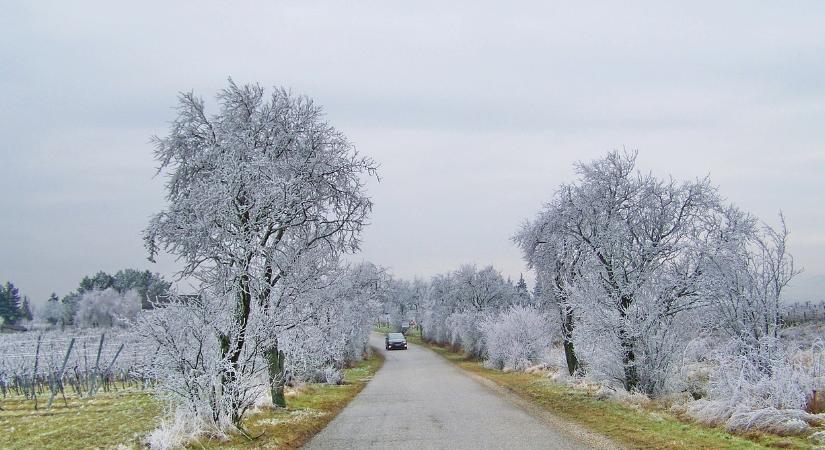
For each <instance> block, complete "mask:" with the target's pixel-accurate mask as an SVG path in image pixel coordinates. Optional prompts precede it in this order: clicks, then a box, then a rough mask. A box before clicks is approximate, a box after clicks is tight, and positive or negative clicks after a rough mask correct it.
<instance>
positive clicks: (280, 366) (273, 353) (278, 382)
mask: <svg viewBox="0 0 825 450" xmlns="http://www.w3.org/2000/svg"><path fill="white" fill-rule="evenodd" d="M264 355H265V356H266V362H267V369H268V371H269V393H270V395H271V396H272V404H273V405H275V406H278V407H281V408H286V397H284V385H285V384H286V376H285V375H286V374H285V372H284V362H285V357H284V351H283V350H279V349H278V341H277V340H276V341H275V345H273V346H272V347H270V348H268V349H267V350H266V351H265V352H264Z"/></svg>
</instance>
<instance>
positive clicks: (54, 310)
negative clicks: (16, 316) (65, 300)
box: [38, 292, 64, 325]
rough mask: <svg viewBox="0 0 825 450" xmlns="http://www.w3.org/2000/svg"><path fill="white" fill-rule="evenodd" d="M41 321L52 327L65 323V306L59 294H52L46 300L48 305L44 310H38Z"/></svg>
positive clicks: (44, 306)
mask: <svg viewBox="0 0 825 450" xmlns="http://www.w3.org/2000/svg"><path fill="white" fill-rule="evenodd" d="M38 309H39V310H38V312H39V314H38V315H39V316H40V319H42V320H44V321H46V322H48V323H49V324H50V325H57V324H58V323H63V320H64V317H63V304H62V303H60V298H58V297H57V294H56V293H54V292H52V295H50V296H49V298H48V300H46V304H45V305H43V307H42V308H38Z"/></svg>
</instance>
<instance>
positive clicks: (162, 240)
mask: <svg viewBox="0 0 825 450" xmlns="http://www.w3.org/2000/svg"><path fill="white" fill-rule="evenodd" d="M217 103H218V111H217V113H215V114H213V115H210V114H209V113H208V112H207V111H206V108H205V105H204V102H203V100H201V99H199V98H198V97H196V96H195V95H194V94H192V93H186V94H182V95H181V96H180V98H179V106H178V115H177V117H176V119H175V120H174V122H173V123H172V126H171V130H170V132H169V134H168V135H167V136H166V137H162V138H155V140H154V142H155V145H156V157H157V159H158V161H159V162H160V166H161V169H160V170H161V171H166V172H167V173H168V175H169V178H168V182H167V185H166V186H167V190H168V194H167V199H168V201H169V206H168V207H167V208H166V209H165V210H164V211H163V212H161V213H159V214H157V215H156V216H154V217H153V218H152V220H151V222H150V224H149V227H148V229H147V230H146V234H145V240H146V246H147V249H148V251H149V254H150V258H153V257H154V256H155V255H156V254H157V253H158V252H159V251H161V250H166V251H168V252H170V253H172V254H174V255H176V256H178V258H179V260H180V261H181V262H182V263H183V264H184V267H183V269H182V270H181V271H180V276H182V277H191V278H194V279H197V280H200V281H201V282H202V284H203V288H204V291H205V292H208V295H209V297H210V298H214V299H219V300H216V301H220V302H227V303H228V305H229V306H228V309H227V310H228V311H230V315H229V318H228V320H230V323H228V324H227V325H226V327H224V328H222V329H219V330H218V329H216V330H215V331H216V332H217V333H218V336H217V337H216V339H217V341H218V343H219V352H220V354H219V355H217V356H215V355H210V358H213V357H214V358H218V359H219V360H221V361H223V363H222V364H221V365H220V366H221V367H222V369H221V370H223V371H224V373H223V375H222V383H223V386H224V387H225V388H226V390H224V391H219V392H220V395H223V394H226V391H227V390H230V388H231V386H233V385H235V384H237V382H238V380H239V377H245V376H248V375H249V374H251V373H253V372H255V371H256V370H259V368H258V367H257V366H255V364H254V362H253V361H252V360H251V359H249V358H251V357H252V356H251V355H255V354H263V355H265V358H266V360H267V361H268V363H269V368H270V370H269V373H270V382H271V383H272V386H271V387H272V389H271V390H272V391H273V393H274V392H277V391H278V390H279V389H281V387H282V383H283V379H282V377H280V376H272V375H273V374H276V373H279V371H278V370H277V369H278V368H279V367H282V366H283V361H282V358H281V357H280V355H281V352H280V349H279V346H278V329H279V328H280V329H283V328H285V327H289V326H290V325H291V324H292V323H294V322H295V321H301V320H303V319H304V317H302V316H303V315H302V314H298V313H300V312H301V311H300V306H299V305H294V303H295V302H294V301H295V300H296V299H299V298H300V296H293V295H290V294H289V292H288V291H289V290H290V289H294V288H295V284H294V282H292V281H290V282H289V283H286V282H287V281H288V280H290V277H293V279H295V278H299V277H296V276H295V272H296V270H297V271H298V272H301V271H305V270H304V268H307V267H313V266H315V267H318V266H323V265H324V264H325V261H324V260H327V261H334V260H337V256H338V255H339V254H340V253H342V252H347V251H354V250H356V249H357V248H358V245H359V234H360V232H361V230H362V228H363V227H364V225H365V223H366V222H365V221H366V218H367V215H368V213H369V211H370V209H371V206H372V203H371V201H370V199H369V198H368V197H367V195H366V192H365V189H364V177H366V176H372V175H374V174H375V164H374V163H373V161H372V160H370V159H369V158H365V157H362V156H359V155H358V153H357V152H356V150H355V149H354V147H353V146H352V144H350V143H349V141H347V139H346V138H345V136H344V135H343V134H342V133H341V132H339V131H338V130H336V129H335V128H333V127H332V126H331V125H329V124H328V123H327V122H326V121H325V120H324V117H323V114H322V111H321V108H320V107H318V106H317V105H315V104H314V103H313V102H312V100H310V99H309V98H307V97H303V96H296V95H293V94H292V93H290V92H288V91H286V90H285V89H282V88H279V89H275V90H274V91H273V92H272V93H271V94H270V95H268V96H267V95H265V92H264V89H263V88H262V87H261V86H259V85H257V84H252V85H245V86H238V85H236V84H235V83H234V82H232V81H231V80H230V82H229V86H228V87H227V88H226V89H224V90H222V91H220V93H219V94H218V96H217ZM321 250H323V251H321ZM318 258H321V259H322V260H318ZM310 273H311V271H310ZM315 278H316V280H317V279H318V278H319V277H315ZM264 330H266V331H264ZM247 406H248V405H247V404H246V403H245V402H244V401H243V399H239V400H238V401H237V402H236V404H234V405H233V406H232V408H230V409H231V411H230V416H231V417H230V421H231V422H232V423H234V424H235V425H239V424H240V420H241V418H242V415H243V412H244V410H245V408H246V407H247Z"/></svg>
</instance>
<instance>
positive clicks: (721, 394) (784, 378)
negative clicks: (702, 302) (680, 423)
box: [684, 338, 823, 435]
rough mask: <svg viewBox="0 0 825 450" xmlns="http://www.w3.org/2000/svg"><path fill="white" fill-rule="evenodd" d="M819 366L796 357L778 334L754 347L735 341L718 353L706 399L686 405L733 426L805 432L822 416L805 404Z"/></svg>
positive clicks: (701, 416) (703, 417) (703, 418)
mask: <svg viewBox="0 0 825 450" xmlns="http://www.w3.org/2000/svg"><path fill="white" fill-rule="evenodd" d="M816 346H817V345H816V344H814V348H816ZM806 353H807V352H806ZM816 370H817V367H816V365H815V364H808V365H806V364H804V363H801V362H799V361H794V358H792V357H790V355H789V351H788V350H786V349H783V348H781V347H780V346H779V343H778V342H777V341H776V340H774V339H769V338H765V339H763V340H762V342H760V345H758V346H754V347H750V348H749V347H743V345H742V344H741V343H739V342H733V343H730V344H729V345H727V346H724V347H722V348H721V349H720V350H719V351H718V353H717V354H716V361H715V367H714V369H713V370H712V371H711V372H710V373H711V375H710V380H709V383H708V399H707V400H700V401H696V402H693V403H691V404H688V405H687V406H686V407H685V408H684V410H685V412H686V413H687V414H688V415H689V416H690V417H692V418H694V419H696V420H697V421H699V422H702V423H705V424H708V425H721V424H723V425H725V427H726V429H727V430H728V431H731V432H746V431H749V430H761V431H767V432H770V433H775V434H782V435H790V434H800V433H804V432H806V431H808V430H809V429H810V426H811V425H817V424H820V423H821V422H822V420H823V418H822V417H821V415H820V416H817V415H813V414H808V413H806V412H805V411H804V410H803V408H804V407H805V405H806V403H807V401H808V395H809V394H810V393H811V391H812V390H813V389H815V388H816V387H817V382H818V381H817V377H816Z"/></svg>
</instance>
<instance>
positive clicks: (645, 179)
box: [519, 152, 720, 392]
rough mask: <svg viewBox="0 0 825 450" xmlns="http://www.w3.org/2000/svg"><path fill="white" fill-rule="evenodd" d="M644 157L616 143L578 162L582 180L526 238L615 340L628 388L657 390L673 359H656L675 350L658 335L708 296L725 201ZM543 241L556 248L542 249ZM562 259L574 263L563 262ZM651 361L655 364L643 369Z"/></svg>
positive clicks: (597, 333) (574, 300) (595, 333)
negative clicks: (711, 244) (710, 240)
mask: <svg viewBox="0 0 825 450" xmlns="http://www.w3.org/2000/svg"><path fill="white" fill-rule="evenodd" d="M635 159H636V155H635V154H625V153H620V152H611V153H609V154H608V155H607V157H605V158H603V159H600V160H597V161H594V162H592V163H589V164H579V165H578V166H577V172H578V173H579V177H580V179H579V181H578V182H576V183H573V184H570V185H565V186H562V188H561V189H560V190H559V192H558V194H557V197H556V199H554V201H553V202H551V203H550V204H548V206H547V208H546V209H545V211H543V212H542V214H541V215H540V216H539V219H538V221H537V223H534V224H532V225H530V226H529V227H532V228H534V230H533V231H530V230H528V231H527V233H526V234H527V235H530V234H531V233H532V235H533V236H532V237H522V238H520V239H519V240H520V242H522V246H523V248H526V250H527V252H526V254H527V257H528V261H531V260H533V261H532V262H533V263H534V264H535V262H536V261H544V262H543V263H542V264H543V266H544V267H542V269H540V271H541V272H543V280H542V281H543V284H544V285H547V284H548V281H549V284H550V286H554V285H555V286H556V290H557V291H558V292H561V293H563V295H567V296H568V297H567V299H566V303H567V304H569V305H571V306H572V309H573V310H574V311H579V313H580V315H584V314H587V317H586V319H587V320H586V323H587V324H588V325H589V328H588V330H589V334H588V337H591V336H592V337H593V338H599V339H608V338H610V337H612V338H614V339H615V343H616V347H615V355H616V358H618V359H619V361H617V362H618V367H620V373H618V374H615V375H616V377H617V378H619V379H620V381H621V382H622V383H623V384H624V386H625V388H626V389H627V390H634V389H643V390H645V391H647V392H653V391H655V390H657V389H659V388H660V385H661V381H662V378H663V372H665V371H666V370H667V365H668V364H667V363H661V362H657V363H656V364H653V361H658V360H659V358H660V357H661V356H662V355H668V354H672V351H671V349H670V348H666V347H658V346H657V345H653V344H660V343H663V342H670V341H669V340H667V339H664V340H663V339H660V338H655V339H653V340H650V339H649V338H650V337H651V336H659V337H661V336H667V337H669V338H670V337H672V334H669V331H670V330H673V329H675V328H674V327H673V326H672V324H673V322H674V321H679V320H680V319H679V316H680V315H681V314H682V313H684V312H686V311H689V310H691V309H693V308H696V307H698V306H700V305H701V304H702V302H703V301H704V299H705V297H704V296H702V295H701V288H702V284H701V280H702V274H703V273H704V271H705V266H706V264H707V259H708V249H707V247H706V239H705V238H706V236H707V234H708V233H709V232H710V230H709V229H708V228H707V221H708V218H709V217H713V216H714V214H715V213H716V211H718V210H719V204H720V201H719V198H718V195H717V194H716V190H715V188H713V187H712V186H711V185H710V183H709V182H708V180H706V179H704V180H698V181H692V182H685V183H678V182H676V181H674V180H672V179H668V180H660V179H658V178H656V177H654V176H652V175H649V174H642V173H638V172H637V171H636V168H635ZM543 227H544V228H545V231H546V233H545V232H543V231H542V228H543ZM536 230H538V231H536ZM545 241H549V242H548V243H546V244H545ZM525 244H526V245H525ZM537 244H541V246H542V247H547V249H546V250H545V249H543V248H538V250H539V251H540V253H539V254H537V255H536V254H534V253H535V252H536V245H537ZM559 262H561V263H562V264H566V267H565V268H563V269H562V268H558V267H554V264H558V263H559ZM574 262H575V263H574ZM570 268H572V270H573V272H569V269H570ZM562 273H568V275H567V276H565V277H563V278H564V279H563V283H569V282H570V281H571V280H572V281H573V283H572V284H571V285H569V286H570V287H571V289H567V288H560V287H559V283H558V281H557V280H558V277H559V274H562ZM588 330H578V332H579V333H583V332H586V331H588ZM585 339H587V338H585ZM600 348H601V349H602V350H603V349H606V348H613V347H611V346H610V345H608V344H607V343H605V344H604V345H601V346H600ZM650 352H652V353H650ZM644 364H653V366H649V367H646V368H643V369H642V372H643V373H640V365H642V366H643V365H644ZM662 364H664V366H665V367H662Z"/></svg>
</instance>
